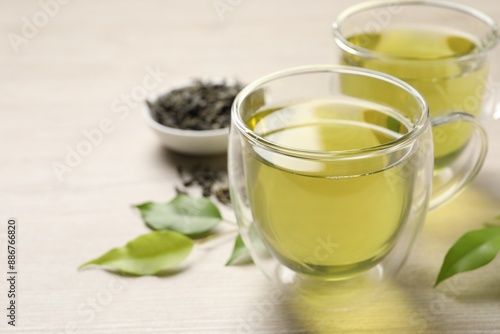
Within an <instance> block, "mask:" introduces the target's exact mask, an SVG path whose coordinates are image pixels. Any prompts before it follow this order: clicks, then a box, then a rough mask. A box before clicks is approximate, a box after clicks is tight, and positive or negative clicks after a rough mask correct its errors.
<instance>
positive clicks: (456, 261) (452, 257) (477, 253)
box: [434, 227, 500, 286]
mask: <svg viewBox="0 0 500 334" xmlns="http://www.w3.org/2000/svg"><path fill="white" fill-rule="evenodd" d="M499 251H500V227H486V228H483V229H480V230H475V231H471V232H468V233H466V234H464V235H463V236H462V237H461V238H460V239H458V240H457V242H456V243H455V244H454V245H453V246H452V247H451V248H450V250H449V251H448V253H447V254H446V257H445V259H444V262H443V265H442V266H441V271H440V272H439V275H438V278H437V280H436V283H435V284H434V286H437V285H438V284H439V283H441V282H442V281H444V280H446V279H448V278H450V277H451V276H453V275H456V274H458V273H462V272H465V271H470V270H474V269H477V268H479V267H482V266H484V265H486V264H488V263H490V262H491V261H493V259H494V258H495V257H496V255H497V253H498V252H499Z"/></svg>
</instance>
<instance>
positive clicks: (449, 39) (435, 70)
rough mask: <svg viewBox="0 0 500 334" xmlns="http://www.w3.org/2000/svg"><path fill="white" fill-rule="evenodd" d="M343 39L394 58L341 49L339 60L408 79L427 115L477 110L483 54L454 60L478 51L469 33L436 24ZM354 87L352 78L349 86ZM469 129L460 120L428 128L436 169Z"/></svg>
mask: <svg viewBox="0 0 500 334" xmlns="http://www.w3.org/2000/svg"><path fill="white" fill-rule="evenodd" d="M348 40H349V41H350V42H351V43H353V44H356V45H358V46H361V47H363V48H366V49H369V50H372V51H376V52H379V53H381V54H385V55H391V56H394V57H398V59H392V60H388V59H387V58H386V59H384V60H380V59H377V58H371V59H370V58H361V57H359V56H355V55H352V54H348V53H344V62H345V63H346V64H348V65H354V66H360V67H365V68H370V69H373V70H377V71H381V72H385V73H387V74H390V75H393V76H396V77H398V78H400V79H403V80H404V81H406V82H408V83H409V84H411V85H412V86H413V87H414V88H416V89H417V90H418V91H419V92H420V93H421V94H422V95H423V97H424V98H425V100H426V101H427V103H428V105H429V109H430V113H431V118H436V117H438V116H441V115H444V114H447V113H450V112H451V111H463V112H467V113H469V114H472V115H474V116H478V115H479V113H480V111H481V106H482V102H483V96H484V92H485V85H486V77H487V67H486V65H485V61H484V56H480V57H477V58H473V59H472V60H468V61H460V62H459V61H456V60H457V59H458V58H459V57H461V56H464V55H469V54H474V53H477V52H479V51H480V48H479V47H478V43H476V42H475V41H474V40H473V39H472V38H470V37H469V36H466V35H462V34H460V33H457V32H456V31H451V30H443V29H441V28H433V27H426V28H421V27H415V26H401V27H395V28H390V29H387V30H384V31H383V32H382V33H373V34H359V35H354V36H351V37H350V38H348ZM365 86H366V85H365ZM359 87H360V86H359V83H357V84H355V85H354V86H352V89H359ZM363 89H366V92H367V93H366V94H367V96H369V95H371V94H375V95H376V94H380V92H379V90H378V88H377V86H376V85H372V86H370V87H363ZM387 98H388V99H393V98H394V97H393V96H388V97H387ZM470 133H471V127H470V125H469V124H464V123H458V124H452V125H445V126H441V127H438V128H435V129H433V134H434V157H435V168H440V167H444V166H446V165H447V164H449V163H450V161H452V160H453V159H454V158H455V157H456V156H457V155H458V154H459V153H460V151H461V150H462V149H463V148H464V146H465V145H466V144H467V142H468V140H469V137H470Z"/></svg>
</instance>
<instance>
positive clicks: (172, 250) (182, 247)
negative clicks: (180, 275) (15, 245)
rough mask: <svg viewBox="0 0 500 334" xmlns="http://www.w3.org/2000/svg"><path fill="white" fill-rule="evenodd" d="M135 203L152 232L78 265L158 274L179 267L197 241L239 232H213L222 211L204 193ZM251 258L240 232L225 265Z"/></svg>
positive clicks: (120, 271)
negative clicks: (157, 201) (197, 195)
mask: <svg viewBox="0 0 500 334" xmlns="http://www.w3.org/2000/svg"><path fill="white" fill-rule="evenodd" d="M135 207H136V208H137V209H139V211H140V213H141V217H142V219H143V221H144V223H145V224H146V226H148V227H149V228H151V229H152V230H153V232H150V233H147V234H144V235H141V236H139V237H138V238H136V239H134V240H132V241H130V242H128V243H127V244H126V245H125V246H122V247H118V248H113V249H111V250H110V251H108V252H106V253H105V254H103V255H101V256H100V257H98V258H95V259H93V260H91V261H88V262H86V263H84V264H82V265H81V266H80V267H79V269H86V268H91V267H97V268H101V269H105V270H109V271H114V272H117V273H120V274H128V275H137V276H143V275H158V274H161V273H164V272H167V271H168V270H172V269H175V268H177V267H179V265H181V264H182V263H183V262H184V261H185V260H186V259H187V258H188V256H189V254H190V253H191V251H192V250H193V248H194V247H195V245H196V244H204V243H206V242H208V241H210V240H212V239H215V238H218V237H221V236H223V235H227V234H228V233H236V230H234V231H228V232H222V233H215V232H214V230H215V228H216V227H217V225H219V223H221V222H222V221H223V219H222V215H221V213H220V211H219V209H218V208H217V206H216V205H215V204H214V203H212V202H211V201H210V200H209V199H207V198H204V197H201V198H193V197H190V196H188V195H185V194H180V195H177V196H176V197H175V198H173V199H172V200H171V201H170V202H168V203H154V202H146V203H143V204H139V205H137V206H135ZM233 224H234V223H233ZM249 259H250V256H249V252H248V249H247V248H246V247H245V244H244V243H243V240H242V239H241V236H240V235H239V234H238V235H237V237H236V239H235V244H234V247H233V252H232V254H231V256H230V258H229V260H228V261H227V263H226V265H236V264H242V263H245V262H249Z"/></svg>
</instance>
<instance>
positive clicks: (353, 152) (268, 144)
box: [231, 65, 430, 160]
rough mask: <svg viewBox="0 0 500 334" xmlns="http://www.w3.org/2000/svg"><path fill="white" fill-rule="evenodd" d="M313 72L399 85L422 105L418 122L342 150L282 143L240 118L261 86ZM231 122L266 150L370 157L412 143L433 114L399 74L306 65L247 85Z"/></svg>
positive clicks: (309, 155)
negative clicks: (377, 141) (392, 135)
mask: <svg viewBox="0 0 500 334" xmlns="http://www.w3.org/2000/svg"><path fill="white" fill-rule="evenodd" d="M312 73H337V74H350V75H361V76H365V77H370V78H374V79H377V80H382V81H385V82H387V83H390V84H392V85H394V86H396V87H397V88H399V89H402V90H404V91H406V93H408V94H409V95H411V96H412V97H413V98H414V99H415V100H416V102H417V104H418V105H419V109H420V110H421V114H420V117H419V119H418V121H417V122H416V123H415V124H414V125H413V127H412V128H411V129H409V131H408V133H406V134H404V135H403V136H401V137H400V138H398V139H395V140H393V141H390V142H388V143H385V144H381V145H377V146H370V147H365V148H359V149H350V150H341V151H322V150H308V149H300V148H295V147H289V146H283V145H279V144H277V143H275V142H273V141H270V140H268V139H266V138H264V137H262V136H259V135H258V134H256V133H255V132H253V131H252V130H250V129H249V128H248V126H247V125H246V124H245V121H244V120H243V119H242V118H241V114H240V112H239V110H241V107H242V105H243V102H244V101H245V99H246V98H247V97H248V96H249V95H250V94H252V93H253V92H255V91H257V90H258V89H260V88H262V87H263V86H264V85H266V84H267V83H270V82H272V81H275V80H278V79H282V78H285V77H289V76H295V75H303V74H312ZM231 123H232V125H234V126H235V127H236V129H237V130H238V131H239V132H240V133H241V134H242V135H243V136H244V137H245V138H246V139H247V140H249V141H250V142H251V143H252V144H254V145H257V146H260V147H262V148H264V149H267V150H270V151H274V152H276V153H280V154H285V155H288V156H293V157H298V158H305V159H307V158H309V159H327V160H332V159H333V160H339V159H349V158H369V157H373V156H374V155H384V154H389V153H391V152H395V151H398V150H400V149H402V148H404V147H406V146H407V145H408V144H410V143H412V142H413V140H414V139H415V138H418V137H419V136H421V134H422V133H423V131H424V130H425V129H426V126H427V124H429V123H430V116H429V107H428V105H427V102H426V101H425V99H424V97H423V96H422V95H421V94H420V93H419V92H418V91H417V90H416V89H415V88H413V87H412V86H411V85H409V84H407V83H406V82H404V81H403V80H400V79H398V78H396V77H393V76H391V75H388V74H385V73H382V72H378V71H373V70H369V69H364V68H359V67H353V66H343V65H306V66H298V67H292V68H288V69H285V70H281V71H276V72H273V73H270V74H268V75H265V76H263V77H261V78H259V79H257V80H255V81H253V82H251V83H250V84H248V85H247V86H245V87H244V88H243V89H242V90H241V91H240V92H239V93H238V95H237V96H236V98H235V99H234V102H233V105H232V109H231Z"/></svg>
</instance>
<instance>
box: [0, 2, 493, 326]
mask: <svg viewBox="0 0 500 334" xmlns="http://www.w3.org/2000/svg"><path fill="white" fill-rule="evenodd" d="M58 1H59V2H58ZM58 1H56V0H45V1H43V0H42V1H40V2H39V1H35V0H16V1H8V0H1V1H0V6H1V7H0V8H1V10H0V21H1V23H2V34H3V35H4V38H2V39H1V42H0V62H1V63H0V64H1V66H0V73H1V75H0V92H1V94H0V124H1V131H0V147H1V153H2V154H1V156H0V170H1V172H0V189H1V191H0V213H1V214H0V219H1V220H2V222H1V224H0V227H1V231H0V236H1V239H0V259H1V260H0V272H1V273H2V274H1V277H2V279H1V280H0V282H1V283H0V304H1V307H0V309H1V310H3V311H0V319H1V320H0V332H1V333H7V332H10V331H12V332H16V333H26V334H27V333H29V334H32V333H205V334H206V333H269V334H271V333H272V334H276V333H429V334H430V333H432V334H434V333H436V334H437V333H439V334H448V333H500V261H499V260H496V261H494V262H493V263H491V264H490V265H488V266H487V267H485V268H483V269H480V270H477V271H475V272H471V273H467V274H463V275H460V276H458V277H457V278H456V279H453V280H450V281H448V282H446V283H444V284H443V285H442V286H440V287H439V288H437V289H433V288H432V284H433V282H434V280H435V277H436V275H437V272H438V270H439V267H440V264H441V262H442V259H443V257H444V255H445V253H446V250H447V249H448V248H449V247H450V246H451V244H452V243H453V242H454V241H455V240H456V239H457V238H458V237H459V236H461V235H462V234H463V233H464V232H465V231H467V230H470V229H473V228H478V227H481V226H482V224H483V223H484V222H485V221H487V220H489V219H491V218H492V217H494V216H496V215H498V214H500V177H499V176H500V170H499V169H500V121H497V120H494V117H493V116H491V115H489V116H485V117H484V118H483V121H485V123H486V126H487V129H488V131H489V134H490V151H489V155H488V158H487V161H486V164H485V166H484V168H483V170H482V171H481V173H480V175H479V177H478V178H477V179H476V180H475V181H474V183H473V185H472V186H471V187H470V188H469V189H468V190H467V191H466V192H464V193H463V194H462V195H461V196H460V197H458V198H457V199H456V200H454V201H453V202H452V203H450V204H448V205H446V206H445V207H443V208H441V209H439V210H437V211H435V212H432V213H430V214H429V216H428V218H427V221H426V225H425V227H424V229H423V232H422V234H421V236H420V238H419V240H418V242H417V244H416V247H415V248H414V251H413V253H412V254H411V256H410V258H409V260H408V262H407V264H406V266H405V267H404V269H403V270H402V271H401V273H400V275H399V276H398V280H397V282H395V283H394V284H393V285H392V286H390V287H389V288H388V289H387V291H386V292H385V293H383V294H382V295H380V296H379V297H378V298H377V299H376V300H374V301H372V302H371V303H369V304H367V305H363V306H360V307H358V308H355V309H353V310H350V311H344V312H339V311H335V312H333V311H324V312H315V311H311V310H310V309H309V308H307V307H291V306H290V305H288V304H287V303H286V302H283V303H277V304H272V305H271V306H270V307H269V298H270V297H269V296H270V295H271V293H272V292H273V289H275V287H273V285H271V284H270V283H269V282H268V281H267V280H266V279H265V278H264V276H263V275H262V274H261V273H260V271H259V270H258V269H257V268H256V267H254V266H252V265H249V266H240V267H225V266H224V263H225V261H226V259H227V256H228V255H229V253H230V250H231V247H232V242H231V240H232V239H231V238H230V237H228V238H226V239H224V240H221V241H220V242H215V243H214V244H212V245H211V246H210V247H205V248H201V249H199V250H198V251H197V253H196V256H195V257H196V258H195V259H193V260H192V263H191V265H190V266H189V267H188V268H187V270H185V271H183V272H181V273H178V274H176V275H173V276H168V277H142V278H131V277H120V276H117V275H113V274H111V273H108V272H105V271H100V270H87V271H82V272H78V271H77V267H78V266H79V265H80V264H82V263H83V262H85V261H87V260H89V259H91V258H94V257H96V256H98V255H100V254H102V253H103V252H105V251H107V250H109V249H111V248H113V247H117V246H120V245H123V244H125V243H126V242H127V241H128V240H131V239H133V238H135V237H137V236H138V235H140V234H142V233H146V232H147V231H148V229H147V228H146V227H145V226H144V225H143V223H142V221H141V219H140V217H139V216H138V214H137V212H135V211H134V210H132V209H131V207H130V205H131V204H136V203H141V202H144V201H147V200H156V201H167V200H169V199H170V198H171V197H172V196H173V195H174V185H176V184H179V178H178V176H177V174H176V172H175V166H176V165H178V164H183V163H187V164H189V163H193V161H192V160H190V159H189V158H185V157H182V156H179V155H175V154H172V153H169V152H167V151H165V150H164V149H162V148H161V146H160V144H159V141H158V139H157V138H156V137H155V136H154V134H153V133H152V132H151V131H150V130H149V129H148V128H147V127H146V126H145V124H144V123H143V121H142V119H141V115H140V108H141V105H142V99H143V97H142V94H143V93H145V89H144V88H142V89H141V88H140V87H143V85H144V83H143V81H144V80H145V78H147V77H148V76H151V77H150V78H149V79H146V80H149V81H148V85H147V87H148V89H146V90H147V92H148V94H149V93H152V92H154V91H156V90H159V89H162V88H166V87H169V86H170V85H172V84H175V83H177V82H179V81H181V80H186V79H189V78H193V77H232V78H238V79H240V80H242V81H250V80H253V79H256V78H258V77H260V76H262V75H264V74H266V73H269V72H271V71H274V70H278V69H283V68H286V67H290V66H295V65H303V64H311V63H332V62H334V61H335V56H334V50H335V46H334V43H333V41H332V36H331V31H330V24H331V21H332V20H333V18H334V17H335V16H336V15H337V14H338V13H339V12H340V10H342V9H344V8H346V7H348V6H349V5H352V4H354V3H357V2H359V1H354V0H315V1H305V0H287V1H285V0H274V1H264V0H254V1H229V0H220V1H213V0H194V1H181V0H169V1H162V0H144V1H133V0H121V1H118V0H108V1H99V0H87V1H76V0H74V1H70V0H65V1H63V0H58ZM461 2H462V3H466V4H470V5H474V6H476V7H477V8H479V9H482V10H484V11H486V12H487V13H489V14H490V15H492V16H493V17H494V18H495V19H497V21H498V20H499V19H500V4H499V3H498V1H496V0H491V1H487V0H462V1H461ZM220 3H222V5H221V4H220ZM44 4H45V5H44ZM214 4H217V5H220V6H223V5H224V4H225V6H226V7H220V8H223V9H220V11H219V13H218V12H217V10H215V9H214ZM222 11H223V12H222ZM47 13H48V14H50V15H48V14H47ZM33 22H35V23H36V24H37V26H34V25H33ZM497 71H498V69H497ZM151 78H154V80H152V81H151ZM137 87H139V88H137ZM127 99H128V100H127ZM103 122H104V123H106V122H108V123H109V124H108V127H107V128H106V129H107V133H105V134H103V138H102V140H100V142H99V143H98V145H93V146H91V147H90V148H89V147H87V148H86V149H87V150H88V151H89V152H88V155H87V156H85V157H83V158H82V159H81V161H78V160H74V161H72V165H73V166H72V167H71V168H69V169H68V170H64V173H63V175H61V172H60V173H59V176H60V179H59V178H58V176H57V174H56V173H55V172H54V170H53V165H54V163H55V162H56V163H64V162H65V159H66V158H67V155H68V152H69V151H68V150H73V149H76V148H77V146H78V145H79V144H80V143H81V142H82V141H83V140H85V139H86V137H85V133H90V132H92V130H93V129H97V128H99V127H100V126H102V123H103ZM83 149H85V148H83ZM215 162H218V163H225V162H224V157H220V158H218V160H216V161H215ZM225 215H226V216H227V217H229V218H231V215H232V214H231V212H230V210H225ZM9 217H15V218H17V219H18V226H19V230H18V236H19V245H18V252H19V253H18V268H19V282H18V287H17V289H18V309H17V312H18V313H17V314H18V319H17V327H16V328H15V329H13V328H11V326H7V324H6V322H7V318H6V316H5V315H6V305H7V304H6V303H7V299H6V294H7V282H6V280H5V279H4V278H3V277H4V273H6V271H7V264H6V250H5V248H6V246H5V241H6V222H7V219H8V218H9ZM266 305H267V307H266Z"/></svg>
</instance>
